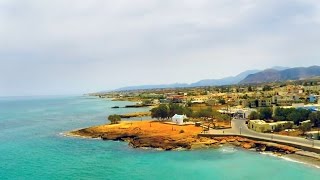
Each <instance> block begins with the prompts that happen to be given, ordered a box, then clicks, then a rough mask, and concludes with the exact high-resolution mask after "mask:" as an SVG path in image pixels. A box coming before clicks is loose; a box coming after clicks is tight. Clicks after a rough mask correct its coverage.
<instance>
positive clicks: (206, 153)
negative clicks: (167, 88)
mask: <svg viewBox="0 0 320 180" xmlns="http://www.w3.org/2000/svg"><path fill="white" fill-rule="evenodd" d="M126 104H129V102H112V101H108V100H103V99H96V98H90V97H37V98H35V97H24V98H22V97H19V98H0V179H1V180H2V179H48V180H50V179H319V177H320V169H317V168H314V167H310V166H306V165H303V164H299V163H294V162H289V161H286V160H283V159H280V158H276V157H272V156H268V155H261V154H258V153H255V152H249V151H243V150H240V149H236V148H232V147H223V148H221V149H206V150H196V151H172V152H163V151H156V150H142V149H132V148H130V147H129V146H128V145H127V144H126V143H124V142H112V141H101V140H95V139H81V138H80V139H78V138H70V137H64V136H63V135H62V133H63V132H66V131H69V130H72V129H77V128H81V127H86V126H91V125H97V124H102V123H105V122H106V116H108V115H109V114H113V113H121V112H128V111H132V112H134V111H137V109H111V108H110V107H112V106H115V105H117V106H124V105H126ZM138 111H139V110H138ZM140 111H141V109H140Z"/></svg>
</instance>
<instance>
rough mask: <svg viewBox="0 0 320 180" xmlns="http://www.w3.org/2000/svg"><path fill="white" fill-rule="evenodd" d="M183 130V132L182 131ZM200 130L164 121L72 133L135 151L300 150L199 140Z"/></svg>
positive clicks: (222, 139)
mask: <svg viewBox="0 0 320 180" xmlns="http://www.w3.org/2000/svg"><path fill="white" fill-rule="evenodd" d="M182 130H183V131H182ZM201 130H202V129H201V128H199V127H195V126H193V125H188V126H177V125H174V124H167V123H161V122H146V121H143V122H135V123H130V122H125V123H121V124H118V125H102V126H96V127H90V128H85V129H80V130H77V131H73V132H71V133H70V134H71V135H76V136H83V137H91V138H101V139H103V140H115V141H126V142H128V143H129V145H130V146H132V147H134V148H145V147H150V148H160V149H163V150H174V149H178V148H184V149H196V148H203V147H219V146H220V145H223V144H231V145H234V146H238V147H242V148H244V149H255V150H256V151H271V152H275V153H280V154H291V153H294V152H296V151H297V149H295V148H293V147H289V146H285V145H279V144H275V143H268V142H262V141H254V140H250V139H247V138H243V137H238V136H226V137H212V138H206V137H199V136H198V134H199V133H200V132H201Z"/></svg>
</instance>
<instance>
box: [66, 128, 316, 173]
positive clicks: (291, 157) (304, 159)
mask: <svg viewBox="0 0 320 180" xmlns="http://www.w3.org/2000/svg"><path fill="white" fill-rule="evenodd" d="M63 136H64V137H74V138H82V139H92V140H99V141H101V140H102V141H103V139H102V138H93V137H91V136H82V135H78V134H74V133H72V132H65V133H63ZM113 141H115V140H113ZM118 141H122V140H118ZM122 142H127V143H128V141H122ZM127 145H129V143H128V144H127ZM129 146H130V145H129ZM130 147H131V148H133V149H142V150H157V151H166V150H165V149H162V148H153V147H133V146H130ZM223 147H234V148H239V149H241V150H243V151H250V152H254V153H259V154H261V155H266V156H272V157H276V158H279V159H283V160H285V161H290V162H293V163H299V164H303V165H306V166H311V167H313V168H317V169H320V159H317V158H314V157H311V156H306V155H302V154H300V153H298V152H304V153H309V152H307V151H303V150H299V151H297V152H295V153H292V154H279V153H275V152H271V151H264V152H261V151H260V152H259V151H257V150H256V149H254V148H250V149H246V148H243V147H240V146H237V145H235V144H232V143H225V144H220V145H216V146H202V147H194V148H191V149H187V148H181V147H180V148H176V149H173V150H172V151H193V150H200V149H220V148H223Z"/></svg>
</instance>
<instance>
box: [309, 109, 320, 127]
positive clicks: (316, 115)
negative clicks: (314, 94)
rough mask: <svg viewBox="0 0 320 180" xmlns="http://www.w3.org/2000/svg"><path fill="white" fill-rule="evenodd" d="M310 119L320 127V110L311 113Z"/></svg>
mask: <svg viewBox="0 0 320 180" xmlns="http://www.w3.org/2000/svg"><path fill="white" fill-rule="evenodd" d="M309 119H310V120H311V122H312V123H313V124H314V126H316V127H320V111H317V112H312V113H310V115H309Z"/></svg>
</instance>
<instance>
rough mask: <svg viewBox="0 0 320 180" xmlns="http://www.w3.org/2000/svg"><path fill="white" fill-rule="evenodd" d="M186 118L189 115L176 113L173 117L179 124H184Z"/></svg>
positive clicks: (173, 120)
mask: <svg viewBox="0 0 320 180" xmlns="http://www.w3.org/2000/svg"><path fill="white" fill-rule="evenodd" d="M186 118H187V116H185V115H178V114H175V115H174V116H173V117H172V122H174V123H177V124H178V125H182V124H183V120H184V119H186Z"/></svg>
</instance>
